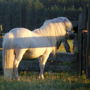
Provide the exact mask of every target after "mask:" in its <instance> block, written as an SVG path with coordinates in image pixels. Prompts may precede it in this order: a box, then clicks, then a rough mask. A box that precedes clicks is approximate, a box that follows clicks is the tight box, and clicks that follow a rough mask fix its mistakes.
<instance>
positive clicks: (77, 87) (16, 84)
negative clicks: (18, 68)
mask: <svg viewBox="0 0 90 90" xmlns="http://www.w3.org/2000/svg"><path fill="white" fill-rule="evenodd" d="M20 76H21V77H20V78H21V80H20V81H5V80H3V77H2V76H0V90H90V85H89V84H90V80H87V79H86V77H85V75H83V76H82V77H79V76H77V75H76V74H70V73H47V72H46V73H45V77H46V79H45V80H39V79H37V76H38V73H27V72H21V73H20Z"/></svg>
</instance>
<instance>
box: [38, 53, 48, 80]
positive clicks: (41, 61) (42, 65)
mask: <svg viewBox="0 0 90 90" xmlns="http://www.w3.org/2000/svg"><path fill="white" fill-rule="evenodd" d="M49 54H50V52H47V51H46V52H45V53H44V54H43V55H42V56H41V57H40V58H39V66H40V75H39V79H44V75H43V72H44V68H45V64H46V62H47V59H48V57H49Z"/></svg>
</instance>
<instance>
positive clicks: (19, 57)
mask: <svg viewBox="0 0 90 90" xmlns="http://www.w3.org/2000/svg"><path fill="white" fill-rule="evenodd" d="M25 52H26V49H18V50H16V53H15V54H16V57H15V60H14V69H13V75H14V79H19V78H18V66H19V63H20V61H21V60H22V58H23V55H24V53H25Z"/></svg>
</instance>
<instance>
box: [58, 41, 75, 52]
mask: <svg viewBox="0 0 90 90" xmlns="http://www.w3.org/2000/svg"><path fill="white" fill-rule="evenodd" d="M68 43H69V46H70V51H71V52H73V40H68ZM58 52H66V50H65V47H64V45H63V43H61V45H60V47H59V49H58Z"/></svg>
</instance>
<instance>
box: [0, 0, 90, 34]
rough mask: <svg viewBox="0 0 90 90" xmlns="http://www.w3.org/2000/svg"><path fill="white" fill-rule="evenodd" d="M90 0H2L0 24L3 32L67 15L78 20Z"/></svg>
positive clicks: (37, 25)
mask: <svg viewBox="0 0 90 90" xmlns="http://www.w3.org/2000/svg"><path fill="white" fill-rule="evenodd" d="M89 1H90V0H87V1H86V0H83V1H81V0H0V25H3V32H7V31H8V30H10V29H12V28H15V27H26V28H29V29H34V28H38V27H40V26H41V25H42V23H43V22H44V20H46V19H48V18H55V17H58V16H66V17H69V18H70V19H71V20H77V19H78V15H79V13H80V12H81V11H82V8H83V6H87V5H88V2H89Z"/></svg>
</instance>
